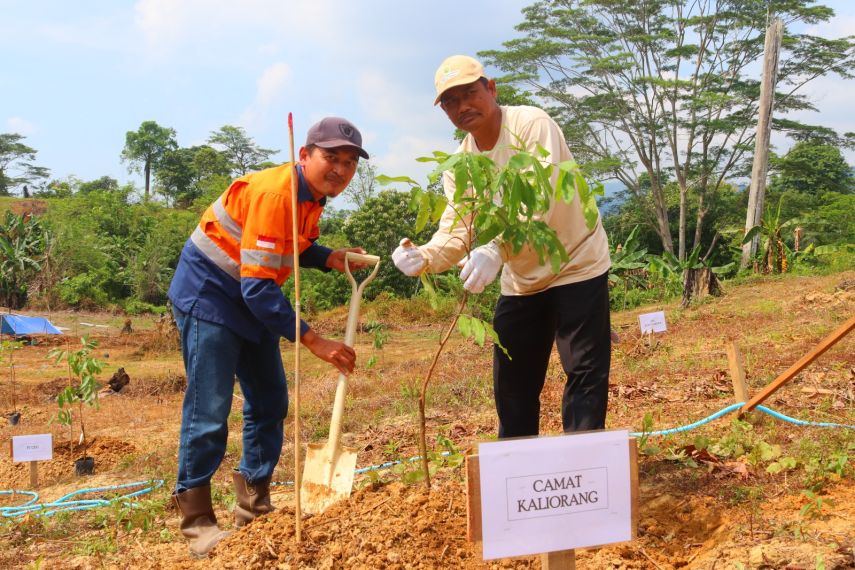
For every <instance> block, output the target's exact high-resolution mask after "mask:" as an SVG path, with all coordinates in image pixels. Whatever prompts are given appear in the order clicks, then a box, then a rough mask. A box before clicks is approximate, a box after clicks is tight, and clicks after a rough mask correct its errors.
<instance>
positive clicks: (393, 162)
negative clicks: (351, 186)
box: [369, 129, 457, 185]
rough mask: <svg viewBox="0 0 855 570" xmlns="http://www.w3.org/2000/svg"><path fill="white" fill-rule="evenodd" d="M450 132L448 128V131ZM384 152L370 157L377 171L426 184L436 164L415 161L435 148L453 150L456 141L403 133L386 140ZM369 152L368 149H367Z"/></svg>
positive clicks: (447, 138)
mask: <svg viewBox="0 0 855 570" xmlns="http://www.w3.org/2000/svg"><path fill="white" fill-rule="evenodd" d="M448 132H449V133H450V132H451V131H450V129H449V131H448ZM387 148H388V149H389V150H387V151H386V152H385V153H382V154H378V155H376V156H373V155H372V157H371V162H372V163H373V164H374V165H376V166H377V172H378V173H380V174H386V175H388V176H409V177H410V178H413V179H414V180H415V181H416V182H418V183H419V184H422V185H424V184H427V178H426V176H427V174H428V173H429V172H430V171H432V170H433V169H434V167H435V166H436V164H435V163H432V162H416V158H417V157H420V156H430V155H431V153H433V151H435V150H442V151H445V152H453V151H454V150H455V149H456V148H457V143H456V142H455V141H453V140H451V139H450V138H449V137H445V138H443V137H442V136H424V137H420V136H417V135H404V136H400V137H396V138H394V139H392V140H391V141H388V147H387ZM369 152H370V149H369Z"/></svg>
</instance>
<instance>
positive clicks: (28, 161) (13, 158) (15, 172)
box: [0, 133, 50, 196]
mask: <svg viewBox="0 0 855 570" xmlns="http://www.w3.org/2000/svg"><path fill="white" fill-rule="evenodd" d="M24 138H26V137H24V136H23V135H19V134H18V133H0V196H8V195H9V194H10V192H11V191H12V189H14V188H15V187H17V186H21V185H29V184H33V183H35V182H36V181H38V180H42V179H45V178H47V177H48V176H49V174H50V171H49V170H48V169H47V168H45V167H43V166H36V165H34V164H33V161H34V160H35V159H36V154H37V153H38V151H37V150H36V149H34V148H31V147H29V146H27V145H25V144H24V143H22V142H21V141H22V140H24Z"/></svg>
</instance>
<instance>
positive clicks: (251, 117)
mask: <svg viewBox="0 0 855 570" xmlns="http://www.w3.org/2000/svg"><path fill="white" fill-rule="evenodd" d="M290 78H291V68H290V67H289V66H288V64H287V63H284V62H278V63H274V64H273V65H270V66H268V67H267V69H265V70H264V71H263V72H262V74H261V76H260V77H259V78H258V80H257V81H256V89H255V99H254V100H253V102H252V103H251V104H250V106H249V107H247V108H246V109H245V110H244V112H243V113H242V114H241V117H240V121H239V122H240V124H241V125H243V126H244V127H246V128H247V129H253V128H256V127H259V126H261V125H262V123H264V122H265V121H266V119H267V115H268V113H269V111H270V109H271V107H273V106H274V105H275V104H276V103H277V102H278V101H280V100H281V99H282V96H283V95H284V94H285V91H286V89H287V87H288V85H289V80H290Z"/></svg>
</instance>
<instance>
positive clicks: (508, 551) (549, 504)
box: [478, 430, 632, 560]
mask: <svg viewBox="0 0 855 570" xmlns="http://www.w3.org/2000/svg"><path fill="white" fill-rule="evenodd" d="M478 460H479V462H480V470H481V474H480V478H481V517H482V521H481V526H482V537H483V541H484V542H483V546H484V559H485V560H491V559H494V558H507V557H511V556H524V555H527V554H540V553H545V552H557V551H560V550H570V549H573V548H584V547H586V546H599V545H603V544H610V543H614V542H624V541H627V540H631V538H632V494H631V488H630V486H631V478H630V465H629V432H628V431H625V430H624V431H602V432H592V433H583V434H575V435H562V436H557V437H541V438H530V439H514V440H507V441H497V442H490V443H482V444H480V445H479V446H478Z"/></svg>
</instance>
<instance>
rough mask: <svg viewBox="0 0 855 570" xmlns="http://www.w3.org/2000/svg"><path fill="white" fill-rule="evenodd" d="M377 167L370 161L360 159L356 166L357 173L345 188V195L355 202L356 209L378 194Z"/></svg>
mask: <svg viewBox="0 0 855 570" xmlns="http://www.w3.org/2000/svg"><path fill="white" fill-rule="evenodd" d="M376 178H377V167H376V166H374V165H373V164H371V163H370V162H367V161H364V160H360V161H359V164H358V165H357V166H356V175H355V176H354V177H353V179H352V180H351V181H350V184H348V185H347V188H345V189H344V195H345V196H346V197H347V198H349V199H350V201H351V202H353V203H354V205H355V206H356V209H357V210H358V209H360V208H362V206H364V205H365V202H366V201H367V200H368V199H369V198H372V197H374V195H375V194H377V180H376Z"/></svg>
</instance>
